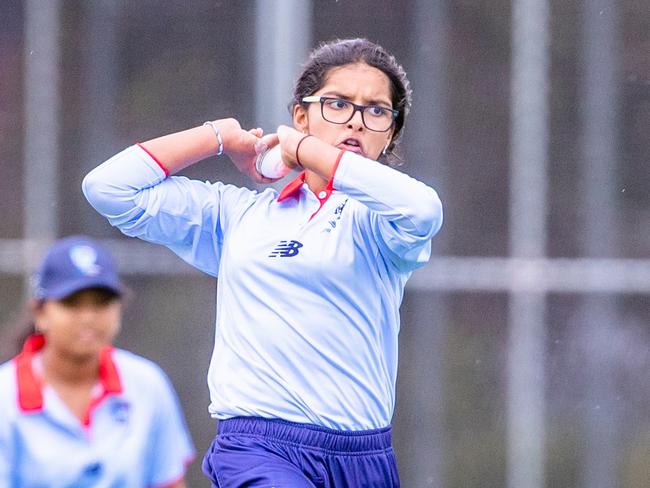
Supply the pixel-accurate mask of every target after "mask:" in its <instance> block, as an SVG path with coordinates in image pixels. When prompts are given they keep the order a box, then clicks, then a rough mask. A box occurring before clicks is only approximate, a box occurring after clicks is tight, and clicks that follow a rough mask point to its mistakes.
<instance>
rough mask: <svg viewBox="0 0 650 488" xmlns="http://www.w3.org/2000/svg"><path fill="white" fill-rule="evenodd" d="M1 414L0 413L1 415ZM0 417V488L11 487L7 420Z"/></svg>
mask: <svg viewBox="0 0 650 488" xmlns="http://www.w3.org/2000/svg"><path fill="white" fill-rule="evenodd" d="M1 413H2V412H0V414H1ZM3 417H4V416H2V417H0V486H7V487H11V486H13V484H12V480H11V466H12V461H11V447H10V442H9V425H8V424H7V419H6V418H3Z"/></svg>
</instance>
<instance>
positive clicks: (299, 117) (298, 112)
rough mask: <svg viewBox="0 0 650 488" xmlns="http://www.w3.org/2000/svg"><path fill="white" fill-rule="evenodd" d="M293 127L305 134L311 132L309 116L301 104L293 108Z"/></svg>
mask: <svg viewBox="0 0 650 488" xmlns="http://www.w3.org/2000/svg"><path fill="white" fill-rule="evenodd" d="M293 127H294V128H295V129H296V130H299V131H300V132H303V133H305V134H306V133H308V132H309V114H308V113H307V109H306V108H305V107H303V106H302V105H300V104H299V103H296V104H295V105H294V106H293Z"/></svg>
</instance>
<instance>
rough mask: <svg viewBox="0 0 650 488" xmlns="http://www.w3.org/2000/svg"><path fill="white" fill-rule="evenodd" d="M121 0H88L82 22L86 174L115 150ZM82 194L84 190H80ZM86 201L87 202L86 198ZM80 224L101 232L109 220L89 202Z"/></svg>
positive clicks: (82, 133) (82, 125)
mask: <svg viewBox="0 0 650 488" xmlns="http://www.w3.org/2000/svg"><path fill="white" fill-rule="evenodd" d="M123 5H124V3H123V1H122V0H111V1H110V2H106V1H103V0H87V1H86V2H84V3H83V11H84V16H83V20H84V22H83V23H82V24H81V26H80V28H81V29H82V39H83V46H84V49H83V50H82V52H81V65H82V66H83V71H82V78H81V80H82V84H81V95H82V97H81V100H82V102H81V106H80V107H79V118H80V124H79V135H80V138H81V140H80V142H79V145H80V159H81V161H80V163H81V165H80V168H81V174H86V173H87V172H88V171H90V170H91V169H92V168H94V167H95V166H97V164H99V163H100V162H101V161H103V160H104V159H106V158H107V157H108V156H110V155H111V154H113V153H114V152H115V142H116V127H117V123H116V98H117V90H118V80H117V73H118V70H119V60H118V49H117V41H118V39H117V37H118V31H117V26H118V20H119V16H120V12H121V10H122V8H123ZM79 195H80V196H81V193H80V191H79ZM84 203H85V202H84ZM81 210H82V211H81V212H80V214H79V217H80V221H79V222H77V223H76V224H77V226H78V227H79V228H82V229H84V232H88V233H97V234H101V233H102V231H103V232H105V229H106V223H105V221H104V220H103V219H100V218H97V212H95V211H94V210H93V209H92V207H91V206H90V205H82V209H81Z"/></svg>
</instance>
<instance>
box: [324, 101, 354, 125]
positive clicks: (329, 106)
mask: <svg viewBox="0 0 650 488" xmlns="http://www.w3.org/2000/svg"><path fill="white" fill-rule="evenodd" d="M353 112H354V105H352V104H351V103H350V102H347V101H345V100H339V99H333V98H332V99H326V100H323V118H324V119H325V120H327V121H328V122H333V123H335V124H345V123H346V122H347V121H348V120H350V119H351V118H352V113H353Z"/></svg>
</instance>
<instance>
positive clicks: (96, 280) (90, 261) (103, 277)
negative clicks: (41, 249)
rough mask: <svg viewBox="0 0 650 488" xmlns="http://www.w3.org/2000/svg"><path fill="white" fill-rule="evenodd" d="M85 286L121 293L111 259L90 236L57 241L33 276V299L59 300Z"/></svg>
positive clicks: (118, 279)
mask: <svg viewBox="0 0 650 488" xmlns="http://www.w3.org/2000/svg"><path fill="white" fill-rule="evenodd" d="M87 288H106V289H108V290H111V291H113V292H115V293H116V294H118V295H122V292H123V285H122V283H121V282H120V278H119V277H118V275H117V267H116V266H115V262H114V261H113V258H112V257H111V255H110V254H109V252H108V251H107V250H106V249H105V248H104V247H103V246H101V245H100V244H99V243H98V242H96V241H94V240H92V239H90V238H89V237H85V236H71V237H66V238H64V239H60V240H58V241H56V242H55V243H54V244H52V246H51V247H50V248H49V249H48V251H47V254H46V255H45V258H44V259H43V261H42V262H41V264H40V266H39V267H38V269H37V271H36V273H35V274H34V276H33V280H32V289H33V290H32V293H33V295H34V298H37V299H41V300H60V299H62V298H65V297H67V296H69V295H72V294H73V293H75V292H78V291H80V290H84V289H87Z"/></svg>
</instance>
